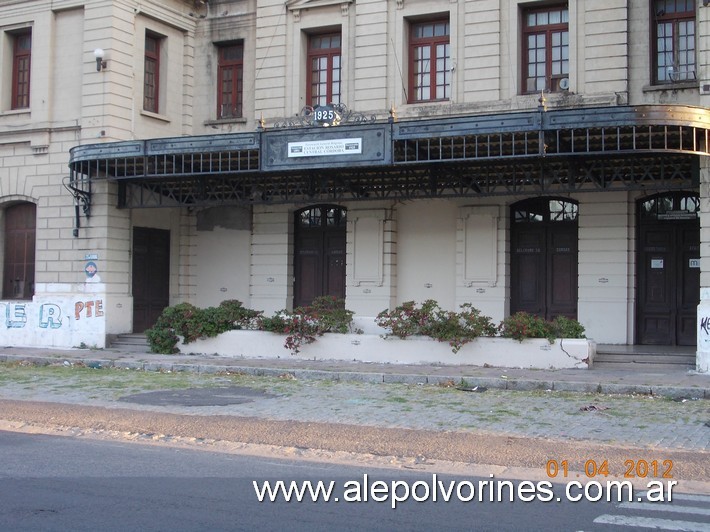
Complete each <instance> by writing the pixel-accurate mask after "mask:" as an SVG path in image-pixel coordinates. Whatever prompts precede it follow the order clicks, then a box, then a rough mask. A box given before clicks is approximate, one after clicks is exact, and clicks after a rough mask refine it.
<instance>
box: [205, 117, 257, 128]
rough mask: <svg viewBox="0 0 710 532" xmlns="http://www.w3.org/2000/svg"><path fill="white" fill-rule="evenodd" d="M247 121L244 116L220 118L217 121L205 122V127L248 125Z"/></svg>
mask: <svg viewBox="0 0 710 532" xmlns="http://www.w3.org/2000/svg"><path fill="white" fill-rule="evenodd" d="M246 123H247V119H246V118H245V117H243V116H239V117H234V118H218V119H216V120H205V121H204V122H203V125H205V126H220V125H222V124H246Z"/></svg>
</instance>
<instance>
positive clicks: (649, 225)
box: [634, 191, 700, 346]
mask: <svg viewBox="0 0 710 532" xmlns="http://www.w3.org/2000/svg"><path fill="white" fill-rule="evenodd" d="M661 198H666V199H667V200H669V201H671V204H670V210H667V209H666V207H667V206H668V204H667V203H666V206H664V207H662V210H663V212H660V213H659V212H658V210H659V202H658V200H659V199H661ZM690 198H692V199H693V201H694V204H693V203H690V204H689V203H687V200H688V199H690ZM683 199H685V200H686V205H682V204H681V201H682V200H683ZM651 202H654V205H655V206H654V207H653V209H655V213H650V211H649V212H648V214H647V215H644V211H645V210H648V209H650V208H651V207H650V205H651ZM644 204H648V205H649V206H648V207H646V208H644ZM688 206H693V207H694V209H695V210H694V212H695V216H692V215H691V214H690V213H691V211H690V210H688V208H687V207H688ZM661 216H662V218H661ZM635 218H636V249H635V257H634V260H635V263H636V268H635V273H636V286H635V302H634V311H635V316H634V342H635V343H636V344H639V345H671V346H678V345H696V335H695V322H696V319H697V305H698V303H699V302H700V281H699V275H700V266H699V262H698V264H697V266H695V267H693V268H692V270H693V271H691V267H690V265H689V264H688V268H685V261H686V260H688V261H689V258H690V257H689V255H692V252H697V258H698V259H699V258H700V236H699V235H700V195H699V194H698V193H697V192H695V191H673V192H660V193H657V194H651V195H648V196H643V197H641V198H638V199H637V200H636V217H635ZM654 227H657V228H663V229H667V230H671V231H672V234H671V237H670V239H669V242H671V243H672V249H670V250H668V251H666V252H658V253H657V254H658V255H659V257H660V255H661V253H665V255H667V256H669V257H670V258H671V259H672V263H671V264H670V275H669V276H667V283H668V286H667V289H668V294H669V297H670V298H671V299H672V304H671V305H670V306H669V308H668V309H667V312H668V313H670V316H669V318H668V323H669V331H668V342H667V343H664V342H662V341H659V340H654V339H653V338H651V337H650V336H649V334H648V333H647V332H646V331H645V329H644V320H645V317H646V316H649V317H652V316H653V312H646V311H645V310H644V309H645V307H647V300H646V298H645V297H644V296H643V293H644V290H645V289H646V288H647V283H648V279H647V272H646V268H645V265H646V264H647V261H648V260H651V259H652V255H653V251H652V250H651V251H647V250H646V249H645V248H644V246H643V240H644V234H645V231H647V230H652V229H653V228H654ZM691 231H694V232H697V234H698V240H697V244H695V242H693V243H692V244H691V249H686V247H687V246H686V243H687V241H686V239H685V236H686V235H688V233H689V232H691ZM663 258H665V256H664V257H663ZM657 259H658V257H657ZM664 267H665V265H664ZM695 268H697V290H693V289H692V287H691V291H693V293H695V294H696V295H697V300H695V299H694V300H693V301H692V302H691V303H690V304H689V305H684V304H683V303H684V300H685V299H686V296H687V294H683V293H682V292H683V290H684V286H685V285H686V282H687V280H688V279H689V276H690V275H692V276H693V278H695V277H696V272H695V271H694V270H695ZM686 270H687V271H686ZM680 278H682V280H680V281H679V279H680ZM662 312H665V311H661V310H660V309H659V310H657V311H656V314H657V315H658V316H662ZM683 323H687V324H688V328H689V332H688V334H685V335H684V334H683V330H684V327H683Z"/></svg>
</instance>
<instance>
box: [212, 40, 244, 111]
mask: <svg viewBox="0 0 710 532" xmlns="http://www.w3.org/2000/svg"><path fill="white" fill-rule="evenodd" d="M218 50H219V58H218V74H217V78H218V79H217V84H218V85H217V86H218V87H219V92H218V94H217V118H239V117H241V116H242V96H243V93H244V45H243V44H241V43H238V44H229V45H222V46H220V47H219V49H218Z"/></svg>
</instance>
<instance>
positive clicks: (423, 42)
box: [407, 17, 452, 103]
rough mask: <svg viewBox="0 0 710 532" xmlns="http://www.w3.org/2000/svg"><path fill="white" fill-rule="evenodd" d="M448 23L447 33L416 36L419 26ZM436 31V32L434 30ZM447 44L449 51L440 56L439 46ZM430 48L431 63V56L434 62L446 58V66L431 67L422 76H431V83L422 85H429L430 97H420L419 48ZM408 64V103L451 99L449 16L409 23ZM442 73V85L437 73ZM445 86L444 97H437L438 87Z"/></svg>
mask: <svg viewBox="0 0 710 532" xmlns="http://www.w3.org/2000/svg"><path fill="white" fill-rule="evenodd" d="M442 23H443V24H445V25H446V28H447V30H446V34H445V35H439V36H437V35H432V36H431V37H416V36H415V32H416V30H417V28H420V27H422V26H429V25H431V26H434V27H436V25H437V24H442ZM432 33H436V32H432ZM441 45H445V46H446V50H447V52H446V53H445V55H444V56H442V57H439V56H438V55H437V47H438V46H441ZM423 48H428V49H429V54H430V55H429V58H430V60H429V62H430V63H431V58H434V62H435V63H438V62H439V60H440V59H443V60H444V68H443V69H442V70H438V69H437V68H430V69H429V72H428V73H424V74H423V75H422V77H426V76H427V75H428V76H429V83H428V84H427V85H421V87H422V88H423V87H428V90H429V96H430V97H429V98H420V97H418V96H419V95H418V89H419V87H420V86H417V85H416V83H417V77H418V73H417V70H416V68H415V65H416V63H417V61H418V56H417V50H418V49H423ZM408 66H409V76H408V77H409V80H408V91H409V92H408V95H407V103H425V102H446V101H449V100H451V90H452V79H451V21H450V19H449V17H436V18H431V19H426V20H419V19H417V20H412V21H410V23H409V54H408ZM439 73H442V74H443V76H444V83H443V84H442V85H438V84H437V75H438V74H439ZM439 86H441V87H443V91H444V95H443V97H440V98H439V97H437V96H438V95H437V88H438V87H439ZM432 95H433V96H432Z"/></svg>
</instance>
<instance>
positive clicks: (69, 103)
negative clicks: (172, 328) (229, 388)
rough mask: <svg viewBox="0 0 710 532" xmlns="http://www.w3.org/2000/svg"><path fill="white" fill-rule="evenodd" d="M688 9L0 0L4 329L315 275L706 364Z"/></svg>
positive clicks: (649, 2) (657, 4)
mask: <svg viewBox="0 0 710 532" xmlns="http://www.w3.org/2000/svg"><path fill="white" fill-rule="evenodd" d="M709 28H710V7H705V6H704V5H703V2H696V1H694V0H603V1H599V2H548V1H519V0H475V1H473V0H396V1H385V0H288V1H287V2H285V3H284V2H283V1H277V0H251V1H221V0H209V1H206V0H205V1H202V0H194V1H193V0H189V1H178V0H174V1H168V2H154V1H141V2H137V1H129V0H120V1H119V0H113V1H109V0H85V1H70V0H53V1H52V2H49V1H42V0H37V1H30V2H17V1H8V0H0V32H1V35H0V37H1V40H0V60H1V61H2V80H1V81H2V85H0V102H1V103H2V108H1V109H0V160H1V161H2V165H1V167H0V172H1V173H0V187H1V188H0V209H2V210H1V211H0V212H1V213H2V214H1V216H2V233H1V234H2V239H3V257H4V259H3V294H2V305H4V307H5V316H6V327H5V328H4V329H2V330H3V334H6V335H7V339H6V340H3V341H5V343H6V344H8V343H9V344H14V345H57V346H66V347H71V346H75V345H81V344H85V345H96V346H99V347H104V346H105V345H106V342H107V338H110V337H111V336H112V335H115V334H119V333H124V332H131V331H134V332H141V331H143V330H145V329H146V328H147V327H149V326H150V325H152V323H153V322H154V320H155V319H156V317H157V315H158V314H159V313H160V311H161V310H162V308H164V307H165V306H167V305H171V304H175V303H178V302H181V301H189V302H192V303H194V304H196V305H198V306H201V307H205V306H212V305H217V304H219V302H220V301H222V300H225V299H238V300H240V301H242V302H244V304H245V305H246V306H249V307H251V308H254V309H258V310H263V311H265V312H266V313H267V314H268V313H272V312H275V311H277V310H280V309H283V308H293V307H294V306H298V305H301V304H307V303H308V302H310V301H311V300H312V299H313V298H314V297H315V296H318V295H321V294H331V295H337V296H341V297H344V298H345V300H346V304H347V307H348V308H349V309H351V310H353V311H355V312H356V314H357V315H358V316H359V317H360V318H363V319H364V318H367V317H374V316H375V315H377V313H378V312H380V311H381V310H384V309H386V308H391V307H393V306H395V305H397V304H400V303H402V302H404V301H409V300H416V301H423V300H425V299H435V300H436V301H438V302H439V304H440V305H441V306H442V307H443V308H449V309H452V310H453V309H456V308H457V307H458V306H459V305H461V304H463V303H472V304H473V305H474V306H475V307H477V308H479V309H480V310H481V311H482V312H483V313H484V314H487V315H489V316H491V317H492V318H493V319H494V320H500V319H503V318H504V317H505V316H507V315H509V314H511V313H513V312H516V311H518V310H525V311H529V312H534V313H537V314H541V315H545V316H547V317H553V316H555V315H560V314H562V315H567V316H572V317H576V318H577V319H579V320H580V322H581V323H582V324H583V325H584V326H585V327H586V330H587V334H588V336H589V337H591V338H594V339H595V340H596V341H597V342H598V343H610V344H661V345H697V361H698V362H697V365H698V369H701V370H704V371H707V370H708V360H709V359H710V325H708V324H707V322H708V318H710V291H708V289H709V288H710V233H708V225H709V224H710V202H709V201H708V198H709V196H710V189H709V188H708V182H709V181H710V175H709V170H708V154H710V138H709V137H708V131H709V130H710V113H709V112H708V110H707V102H708V101H710V100H709V98H710V96H709V95H710V70H709V65H708V62H709V61H710V55H709V52H710V38H709V35H710V32H709V31H708V29H709Z"/></svg>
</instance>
